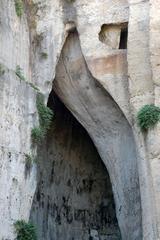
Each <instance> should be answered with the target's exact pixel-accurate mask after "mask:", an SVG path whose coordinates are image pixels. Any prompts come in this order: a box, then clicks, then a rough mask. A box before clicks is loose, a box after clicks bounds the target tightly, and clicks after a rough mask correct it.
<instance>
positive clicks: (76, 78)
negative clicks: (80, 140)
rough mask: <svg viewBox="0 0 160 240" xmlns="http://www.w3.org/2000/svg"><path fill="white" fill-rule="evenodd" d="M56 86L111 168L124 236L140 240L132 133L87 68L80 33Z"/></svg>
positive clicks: (69, 46)
mask: <svg viewBox="0 0 160 240" xmlns="http://www.w3.org/2000/svg"><path fill="white" fill-rule="evenodd" d="M53 88H54V91H55V92H56V94H57V95H58V96H59V98H60V99H61V100H62V102H63V103H64V104H65V105H66V106H67V108H68V109H69V110H70V111H71V112H72V113H73V115H74V116H75V117H76V118H77V120H78V121H79V122H80V123H81V124H82V125H83V126H84V128H85V129H86V130H87V132H88V133H89V135H90V136H91V138H92V140H93V142H94V144H95V146H96V148H97V150H98V152H99V154H100V156H101V158H102V160H103V162H104V164H105V166H106V167H107V169H108V172H109V175H110V179H111V184H112V189H113V194H114V199H115V204H116V214H117V219H118V223H119V227H120V230H121V235H122V239H125V240H127V239H128V240H131V239H141V238H142V227H141V226H142V225H141V224H142V222H141V201H140V192H139V191H140V190H139V179H138V170H137V155H136V148H135V142H134V137H133V133H132V130H131V127H130V125H129V123H128V121H127V120H126V118H125V117H124V115H123V114H122V112H121V110H120V109H119V107H118V106H117V104H116V103H115V102H114V100H113V99H112V98H111V96H110V95H109V94H108V93H107V92H106V91H104V90H103V88H102V87H101V86H100V85H99V84H98V83H97V81H96V79H94V78H93V77H92V75H91V73H90V72H89V71H88V68H87V65H86V63H85V60H84V58H83V55H82V52H81V48H80V43H79V39H78V34H77V32H74V33H70V35H69V37H68V38H67V40H66V43H65V45H64V47H63V50H62V53H61V57H60V60H59V63H58V65H57V69H56V78H55V80H54V86H53Z"/></svg>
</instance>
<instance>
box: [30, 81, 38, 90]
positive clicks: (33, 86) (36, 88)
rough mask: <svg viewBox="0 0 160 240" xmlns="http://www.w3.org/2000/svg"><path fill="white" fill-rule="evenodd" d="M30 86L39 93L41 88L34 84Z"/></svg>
mask: <svg viewBox="0 0 160 240" xmlns="http://www.w3.org/2000/svg"><path fill="white" fill-rule="evenodd" d="M29 85H30V86H31V87H32V88H34V89H35V90H36V91H39V88H38V87H36V86H35V85H34V84H33V83H31V82H29Z"/></svg>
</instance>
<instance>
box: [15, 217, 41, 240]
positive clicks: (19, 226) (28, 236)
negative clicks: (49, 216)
mask: <svg viewBox="0 0 160 240" xmlns="http://www.w3.org/2000/svg"><path fill="white" fill-rule="evenodd" d="M14 226H15V229H16V233H17V238H16V239H17V240H37V235H36V228H35V226H34V225H33V224H31V223H26V222H25V221H24V220H19V221H16V222H15V224H14Z"/></svg>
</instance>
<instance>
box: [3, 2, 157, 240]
mask: <svg viewBox="0 0 160 240" xmlns="http://www.w3.org/2000/svg"><path fill="white" fill-rule="evenodd" d="M23 4H24V6H23V7H24V13H23V15H22V17H18V16H17V15H16V11H15V4H14V0H1V1H0V6H1V8H0V101H1V102H0V112H1V117H0V136H1V137H0V156H1V157H0V189H1V195H0V210H1V215H0V239H11V240H13V239H14V238H15V233H14V228H13V223H14V222H15V221H16V220H17V219H25V220H28V219H29V216H30V211H31V206H32V200H33V196H34V193H35V190H36V186H37V178H36V172H37V165H36V164H34V165H33V167H32V168H31V171H30V175H28V176H27V178H26V176H25V165H26V160H25V156H26V154H30V152H32V149H31V138H30V136H31V129H32V128H33V127H34V126H36V125H37V124H38V114H37V109H36V93H37V90H36V88H37V87H38V88H39V90H40V91H41V92H42V93H43V94H44V96H45V100H46V102H47V99H48V96H49V93H50V91H51V89H52V82H53V81H54V79H55V76H56V85H55V86H56V89H57V94H58V95H59V97H60V98H61V100H62V101H63V102H64V103H65V104H66V106H67V107H68V108H69V109H70V111H71V112H72V113H73V114H74V115H75V117H76V118H77V119H78V121H79V122H81V124H82V125H83V126H84V127H85V129H86V130H87V131H88V133H89V134H90V137H91V138H92V140H93V142H94V144H95V146H96V148H97V150H98V153H99V155H100V156H101V158H102V160H103V162H104V163H105V165H106V167H107V169H108V172H109V175H110V178H111V183H112V188H113V193H114V198H115V203H116V214H117V219H118V222H119V227H120V230H121V233H122V239H124V240H126V239H143V240H146V239H147V240H158V239H159V238H160V219H159V216H160V214H159V211H160V210H159V209H160V208H159V198H160V194H159V181H160V180H159V179H160V178H159V169H160V167H159V158H160V152H159V142H160V137H159V134H158V133H159V128H160V127H159V124H158V125H157V126H156V127H155V128H154V129H152V130H149V131H148V133H147V134H146V135H144V134H142V133H141V132H140V130H139V129H138V127H137V123H136V115H137V111H138V110H139V109H140V107H142V106H143V105H145V104H147V103H155V104H156V105H158V104H159V81H158V73H159V66H160V63H159V59H160V58H159V42H158V40H159V27H158V26H159V21H158V17H159V3H158V1H153V0H147V1H137V0H128V1H127V0H121V1H118V0H112V1H109V0H102V1H98V0H95V1H91V0H75V1H72V2H70V1H67V0H54V1H53V0H46V1H39V0H33V1H31V0H24V1H23ZM124 26H125V28H126V27H127V26H128V39H127V49H124V48H125V47H126V45H125V44H123V48H122V47H120V46H122V45H121V44H120V42H121V41H122V40H124V41H126V40H125V37H124V34H123V31H124ZM75 27H76V29H77V37H76V38H77V39H78V38H79V43H78V40H76V41H75V43H74V42H72V44H71V45H70V52H69V59H70V62H69V63H68V65H67V67H68V68H71V70H72V78H71V79H69V80H68V78H66V76H60V73H58V75H57V71H58V70H56V66H57V64H58V63H59V64H58V66H57V69H58V68H60V67H59V66H61V65H60V62H61V61H62V59H61V58H60V55H61V51H62V48H63V45H64V43H65V41H66V38H67V36H68V34H69V32H70V31H73V29H74V28H75ZM122 36H123V37H122ZM67 42H68V40H67ZM77 43H78V45H77ZM67 44H69V43H67ZM75 45H76V46H75ZM74 46H75V47H74ZM124 46H125V47H124ZM76 49H80V51H79V50H76ZM80 55H81V57H80V59H81V60H80V62H78V63H77V64H76V62H74V63H73V64H72V65H73V66H74V67H75V69H74V68H73V67H72V65H71V64H70V63H71V62H72V58H73V59H78V58H79V56H80ZM44 56H45V57H44ZM61 56H62V55H61ZM59 58H60V60H59ZM82 59H83V60H82ZM17 66H20V67H21V68H22V72H23V75H24V77H25V80H24V79H23V80H22V79H20V78H19V77H18V76H17V74H16V67H17ZM79 66H81V67H82V69H79ZM59 72H60V71H59ZM77 73H78V76H77ZM57 76H58V78H57ZM64 77H65V78H64ZM58 79H62V82H60V81H59V80H58ZM56 89H55V90H56ZM91 89H92V90H91ZM93 90H94V91H93ZM71 92H72V93H71ZM99 126H101V127H99ZM124 133H125V134H124ZM107 149H110V150H109V151H108V150H107ZM113 159H114V160H113ZM124 159H126V161H124ZM111 160H112V161H111ZM112 166H113V167H112ZM113 170H116V172H114V171H113ZM121 206H122V207H121ZM141 226H142V227H141ZM127 234H128V235H129V236H128V235H127Z"/></svg>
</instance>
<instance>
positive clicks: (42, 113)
mask: <svg viewBox="0 0 160 240" xmlns="http://www.w3.org/2000/svg"><path fill="white" fill-rule="evenodd" d="M36 104H37V110H38V115H39V127H35V128H33V129H32V132H31V137H32V140H33V142H35V143H40V142H41V140H42V139H43V138H44V137H45V136H46V134H47V130H48V129H49V128H50V125H51V122H52V119H53V115H54V114H53V111H52V110H51V109H50V108H49V107H47V106H45V104H44V97H43V95H42V94H41V93H38V94H37V102H36Z"/></svg>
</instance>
